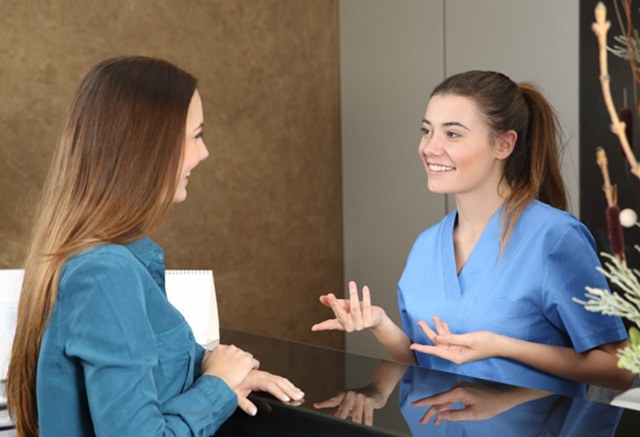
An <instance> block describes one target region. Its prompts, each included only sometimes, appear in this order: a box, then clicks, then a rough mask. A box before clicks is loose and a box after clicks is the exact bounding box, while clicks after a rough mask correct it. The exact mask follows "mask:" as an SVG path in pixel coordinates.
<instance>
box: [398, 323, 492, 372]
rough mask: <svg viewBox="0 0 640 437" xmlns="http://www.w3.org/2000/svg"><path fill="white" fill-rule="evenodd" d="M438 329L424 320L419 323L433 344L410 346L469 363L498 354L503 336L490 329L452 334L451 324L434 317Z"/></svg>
mask: <svg viewBox="0 0 640 437" xmlns="http://www.w3.org/2000/svg"><path fill="white" fill-rule="evenodd" d="M433 322H434V325H435V328H436V331H434V330H433V329H431V328H430V327H429V325H427V324H426V323H425V322H424V321H422V320H421V321H419V322H418V325H420V327H421V328H422V330H423V331H424V333H425V334H426V335H427V337H429V340H431V341H432V342H433V345H426V344H417V343H413V344H412V345H411V346H410V348H411V349H412V350H414V351H416V352H422V353H425V354H429V355H434V356H436V357H439V358H443V359H445V360H449V361H452V362H454V363H456V364H461V363H468V362H471V361H477V360H482V359H485V358H490V357H495V356H498V355H499V354H498V346H499V341H500V339H501V337H502V336H500V335H498V334H495V333H493V332H489V331H475V332H469V333H467V334H452V333H451V331H450V330H449V326H448V325H447V324H446V323H444V322H442V321H440V319H439V318H438V316H434V317H433Z"/></svg>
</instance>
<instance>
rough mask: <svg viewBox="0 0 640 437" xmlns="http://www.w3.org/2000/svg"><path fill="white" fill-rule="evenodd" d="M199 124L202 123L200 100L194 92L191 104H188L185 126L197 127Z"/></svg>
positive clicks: (196, 92)
mask: <svg viewBox="0 0 640 437" xmlns="http://www.w3.org/2000/svg"><path fill="white" fill-rule="evenodd" d="M200 123H202V100H201V99H200V94H199V93H198V91H197V90H196V91H195V92H194V93H193V96H192V97H191V102H190V103H189V110H188V112H187V125H188V127H191V126H195V127H197V126H198V125H199V124H200Z"/></svg>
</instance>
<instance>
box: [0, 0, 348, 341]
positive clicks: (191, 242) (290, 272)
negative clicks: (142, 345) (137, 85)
mask: <svg viewBox="0 0 640 437" xmlns="http://www.w3.org/2000/svg"><path fill="white" fill-rule="evenodd" d="M0 42H1V44H0V205H2V206H1V207H0V247H1V250H0V268H12V267H13V268H15V267H19V266H20V265H21V262H22V258H23V255H24V248H25V244H26V241H27V239H28V234H29V227H30V223H31V220H32V211H33V207H34V203H35V202H36V199H37V197H38V193H39V190H40V188H41V184H42V182H43V179H44V175H45V173H46V170H47V167H48V163H49V160H50V158H51V155H52V151H53V148H54V146H55V143H56V140H57V137H58V135H59V133H60V130H61V128H62V122H63V118H64V113H65V110H66V108H67V106H68V104H69V102H70V100H71V97H72V94H73V93H74V91H75V89H76V87H77V86H78V85H79V83H80V80H81V79H82V77H83V76H84V75H85V73H86V72H87V71H88V69H89V68H90V67H91V66H92V65H93V64H95V63H96V62H98V61H100V60H102V59H104V58H107V57H111V56H117V55H122V54H144V55H150V56H157V57H161V58H165V59H167V60H169V61H172V62H175V63H176V64H178V65H179V66H181V67H183V68H184V69H186V70H187V71H189V72H191V73H193V74H194V75H195V76H197V77H198V78H199V80H200V85H199V90H200V93H201V95H202V97H203V104H204V110H205V125H206V128H205V140H206V143H207V146H208V148H209V151H210V157H209V159H208V160H206V161H204V162H203V163H201V164H200V166H199V167H198V168H197V169H195V170H194V172H193V175H192V178H191V182H190V184H189V197H188V199H187V200H186V202H184V203H182V204H180V205H177V206H176V207H175V208H174V210H173V211H172V213H171V215H170V218H169V219H168V221H167V223H165V225H164V226H163V228H162V229H161V231H160V232H159V233H158V235H156V236H155V237H156V240H157V241H159V242H160V243H161V244H162V245H163V247H164V248H165V252H166V261H167V266H168V267H169V268H184V269H209V268H211V269H213V270H214V274H215V279H216V286H217V293H218V302H219V308H220V319H221V325H222V326H224V327H228V328H232V329H238V330H244V331H249V332H259V333H263V334H266V335H270V336H276V337H281V338H287V339H294V340H298V341H304V342H313V343H319V344H324V345H327V346H332V347H343V346H344V338H343V336H342V335H340V334H337V333H333V334H332V333H328V334H324V333H323V334H313V333H311V332H310V326H311V324H312V323H314V322H315V321H318V320H321V319H323V318H326V317H327V316H328V312H327V311H325V309H324V308H322V307H321V305H320V304H319V303H318V300H317V297H318V295H319V294H321V293H322V292H327V291H335V292H340V291H341V290H342V287H343V285H342V282H343V273H342V271H343V267H342V265H343V262H342V260H343V255H342V227H341V221H342V205H341V173H340V108H339V68H338V67H339V66H338V59H339V57H338V5H337V0H315V1H292V0H243V1H237V0H189V1H182V0H155V1H150V0H149V1H144V0H111V1H108V2H105V1H96V0H92V1H83V2H79V1H71V0H50V1H47V0H40V1H23V0H2V1H1V2H0Z"/></svg>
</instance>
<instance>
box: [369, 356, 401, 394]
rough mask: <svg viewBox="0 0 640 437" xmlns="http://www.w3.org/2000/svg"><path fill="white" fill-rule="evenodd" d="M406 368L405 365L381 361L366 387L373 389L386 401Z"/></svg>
mask: <svg viewBox="0 0 640 437" xmlns="http://www.w3.org/2000/svg"><path fill="white" fill-rule="evenodd" d="M407 368H408V366H407V365H405V364H398V363H393V362H390V361H381V362H380V364H379V365H378V367H377V368H376V371H375V372H374V373H373V375H371V379H370V380H369V384H368V385H370V386H373V387H375V388H376V389H377V391H378V392H379V393H380V394H381V396H382V397H383V398H384V399H385V401H386V400H387V399H388V398H389V396H390V395H391V393H392V392H393V389H394V388H396V385H398V381H400V378H402V375H404V373H405V372H406V371H407Z"/></svg>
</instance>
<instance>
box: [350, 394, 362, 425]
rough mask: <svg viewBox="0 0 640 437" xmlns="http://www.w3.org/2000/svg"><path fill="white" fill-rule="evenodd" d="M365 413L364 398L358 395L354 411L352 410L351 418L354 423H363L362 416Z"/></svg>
mask: <svg viewBox="0 0 640 437" xmlns="http://www.w3.org/2000/svg"><path fill="white" fill-rule="evenodd" d="M363 415H364V399H363V397H362V396H360V395H358V396H357V397H356V401H355V403H354V405H353V411H352V412H351V420H352V421H353V422H354V423H362V416H363Z"/></svg>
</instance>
